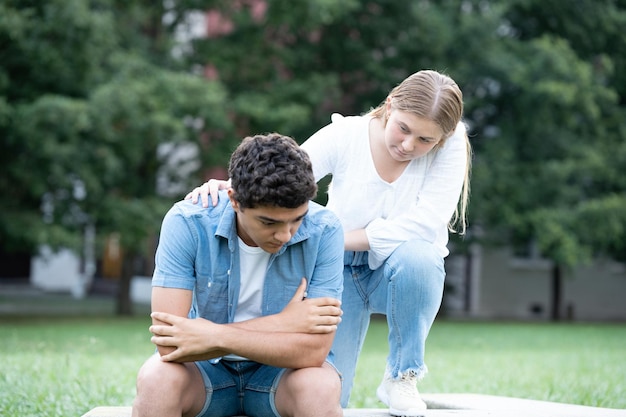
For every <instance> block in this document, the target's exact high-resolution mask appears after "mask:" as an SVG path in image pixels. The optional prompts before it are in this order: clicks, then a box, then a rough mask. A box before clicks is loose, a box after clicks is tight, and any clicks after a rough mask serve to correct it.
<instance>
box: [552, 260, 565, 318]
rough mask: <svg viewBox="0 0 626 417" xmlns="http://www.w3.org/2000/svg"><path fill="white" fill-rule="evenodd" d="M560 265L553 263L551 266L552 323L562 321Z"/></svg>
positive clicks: (561, 275) (561, 276)
mask: <svg viewBox="0 0 626 417" xmlns="http://www.w3.org/2000/svg"><path fill="white" fill-rule="evenodd" d="M562 272H563V271H562V268H561V265H559V264H558V263H555V264H554V265H553V266H552V288H551V290H552V311H551V319H552V321H561V319H562V317H561V316H562V313H561V312H562V311H563V308H562V307H563V297H562V289H563V285H562V284H563V282H562V281H563V274H562Z"/></svg>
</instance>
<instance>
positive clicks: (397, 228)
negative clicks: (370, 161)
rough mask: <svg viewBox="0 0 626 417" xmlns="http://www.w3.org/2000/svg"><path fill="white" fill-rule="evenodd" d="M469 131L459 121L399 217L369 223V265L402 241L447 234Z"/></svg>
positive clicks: (462, 173)
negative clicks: (414, 196)
mask: <svg viewBox="0 0 626 417" xmlns="http://www.w3.org/2000/svg"><path fill="white" fill-rule="evenodd" d="M466 134H467V133H466V128H465V125H464V124H463V123H459V126H458V127H457V129H456V131H455V132H454V134H453V135H452V136H451V137H450V138H449V139H448V140H447V141H446V143H445V145H444V146H443V147H442V148H441V149H439V151H437V155H436V156H435V158H434V160H433V162H432V164H431V166H430V167H429V169H428V173H427V174H426V179H425V180H424V185H423V187H422V189H421V190H420V191H419V193H418V195H417V199H416V201H415V202H414V203H413V204H412V205H411V207H407V208H406V210H404V211H403V212H402V214H400V215H398V216H396V217H393V218H388V219H382V218H377V219H374V220H373V221H371V222H370V223H369V224H368V225H367V227H366V228H365V231H366V234H367V238H368V241H369V245H370V251H369V265H370V268H372V269H376V268H378V267H379V266H380V265H382V263H383V262H384V261H385V259H387V257H389V255H391V253H392V252H393V251H394V250H395V249H396V248H397V247H398V246H399V245H400V244H401V243H403V242H406V241H408V240H413V239H416V238H420V239H424V240H426V241H428V242H433V243H434V242H435V241H436V240H437V239H438V238H440V235H441V234H442V233H446V235H447V233H448V230H447V225H448V223H449V221H450V219H451V218H452V215H453V214H454V211H455V209H456V207H457V204H458V202H459V196H460V194H461V189H462V187H463V180H464V178H465V171H466V166H467V163H468V161H467V158H468V156H467V155H468V153H467V139H466ZM398 192H402V190H399V191H398ZM446 241H447V236H446Z"/></svg>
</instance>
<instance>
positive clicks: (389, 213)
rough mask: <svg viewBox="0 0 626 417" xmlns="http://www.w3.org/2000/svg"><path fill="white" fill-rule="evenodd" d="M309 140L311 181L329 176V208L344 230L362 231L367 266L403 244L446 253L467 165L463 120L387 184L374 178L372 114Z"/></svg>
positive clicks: (338, 123)
mask: <svg viewBox="0 0 626 417" xmlns="http://www.w3.org/2000/svg"><path fill="white" fill-rule="evenodd" d="M331 119H332V121H333V122H332V123H331V124H329V125H327V126H325V127H323V128H322V129H320V130H319V131H317V132H316V133H315V134H314V135H313V136H311V137H310V138H309V139H308V140H307V141H306V142H305V143H303V144H302V148H303V149H305V150H306V151H307V153H308V154H309V156H310V158H311V162H312V164H313V172H314V175H315V179H316V180H317V181H319V180H320V179H321V178H323V177H325V176H326V175H328V174H331V175H332V181H331V184H330V186H329V189H328V204H327V207H328V208H329V209H331V210H332V211H333V212H334V213H336V214H337V216H338V217H339V219H340V221H341V223H342V226H343V228H344V230H345V231H351V230H355V229H362V228H365V231H366V234H367V238H368V241H369V245H370V250H369V257H368V258H369V266H370V268H372V269H376V268H378V267H380V266H381V265H382V263H383V262H384V261H385V259H387V257H388V256H389V255H390V254H391V253H392V252H393V251H394V250H395V249H396V248H397V247H398V246H399V245H400V244H401V243H403V242H405V241H407V240H413V239H416V238H419V239H423V240H426V241H428V242H432V243H433V244H434V245H435V246H436V248H437V249H438V250H439V253H440V254H441V256H442V257H445V256H447V255H448V253H449V251H448V249H447V247H446V245H447V243H448V228H447V225H448V223H449V221H450V219H451V218H452V215H453V214H454V210H455V208H456V206H457V204H458V201H459V196H460V194H461V189H462V186H463V179H464V177H465V167H466V164H467V148H466V146H467V145H466V139H465V135H466V128H465V125H464V124H463V123H462V122H461V123H459V124H458V126H457V128H456V130H455V132H454V134H453V135H452V136H451V137H450V138H448V139H447V140H446V142H445V144H444V145H443V146H442V147H441V148H440V149H439V150H437V151H431V152H429V153H428V154H426V155H424V156H423V157H421V158H418V159H414V160H413V161H411V162H410V163H409V164H408V165H407V167H406V168H405V170H404V172H403V173H402V175H401V176H400V177H399V178H398V179H397V180H395V181H394V182H392V183H389V182H387V181H385V180H383V179H382V178H380V176H379V175H378V173H377V172H376V169H375V167H374V161H373V160H372V154H371V149H370V145H369V122H370V120H371V117H370V116H350V117H342V116H340V115H337V114H334V115H333V116H332V118H331Z"/></svg>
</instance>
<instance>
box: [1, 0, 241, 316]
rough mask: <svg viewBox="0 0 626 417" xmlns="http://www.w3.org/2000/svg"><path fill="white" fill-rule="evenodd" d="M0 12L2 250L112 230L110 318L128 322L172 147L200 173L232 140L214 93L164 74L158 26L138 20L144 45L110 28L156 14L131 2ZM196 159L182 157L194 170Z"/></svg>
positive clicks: (166, 201)
mask: <svg viewBox="0 0 626 417" xmlns="http://www.w3.org/2000/svg"><path fill="white" fill-rule="evenodd" d="M0 7H1V9H0V15H2V16H3V18H2V20H1V21H0V43H2V44H3V45H7V48H3V49H2V50H3V55H2V57H1V62H2V64H1V67H0V80H4V81H5V82H4V83H0V136H1V137H2V139H1V140H2V141H3V148H4V149H5V152H3V154H2V156H0V158H2V163H3V170H4V171H5V172H6V175H2V176H1V178H2V179H0V181H2V182H3V184H2V185H3V186H4V189H5V190H10V191H8V192H7V193H6V194H5V196H4V198H3V199H2V201H1V202H0V204H1V205H2V210H1V214H0V241H1V242H2V245H3V246H5V247H6V248H9V249H10V248H26V249H29V250H34V249H35V248H36V247H37V246H38V245H40V244H43V243H45V244H48V245H51V246H53V247H62V246H66V247H73V248H77V247H79V246H80V245H81V244H82V242H81V238H82V231H83V229H84V228H85V227H87V226H93V227H95V229H96V230H97V231H98V235H99V236H100V237H104V236H106V235H107V234H109V233H111V232H119V233H120V234H121V237H122V245H123V248H124V251H125V254H126V256H125V261H126V264H125V266H124V268H123V270H124V273H123V277H122V280H121V291H120V292H119V295H120V298H119V303H118V312H119V313H123V314H127V313H130V303H129V302H128V301H129V300H128V285H129V282H130V276H132V274H133V273H134V270H133V267H132V266H133V262H134V261H135V255H137V254H138V253H143V252H145V239H146V238H147V237H149V236H151V235H152V236H153V235H155V234H156V233H157V232H158V228H159V225H160V220H161V218H162V216H163V214H164V213H165V211H166V209H167V207H168V206H169V205H170V204H171V201H170V199H171V198H172V197H173V195H171V191H170V194H169V195H168V194H166V195H164V193H163V192H162V191H159V190H157V180H158V179H159V178H161V179H163V178H165V179H168V180H167V181H166V182H169V183H171V182H172V181H173V182H176V181H177V180H178V181H180V180H181V179H180V173H179V172H178V168H179V166H177V165H174V164H177V163H181V162H180V161H176V160H173V161H172V160H171V158H172V157H173V156H178V155H181V154H180V153H177V152H176V151H177V148H180V147H189V146H191V147H196V148H197V149H198V150H199V149H200V148H202V149H204V150H205V151H208V152H204V153H203V154H202V155H201V156H202V159H201V161H200V162H201V164H217V163H220V164H221V163H222V161H223V160H224V158H225V155H227V154H228V153H229V151H230V148H231V147H232V143H233V142H235V141H236V139H234V138H233V137H232V134H231V131H232V128H231V124H230V120H229V118H228V107H227V106H225V105H224V103H227V102H228V100H227V99H226V95H225V92H224V91H223V89H222V88H221V86H220V85H219V83H217V82H209V81H207V80H206V79H203V78H201V77H199V76H197V75H193V74H191V73H189V72H188V71H175V69H176V65H175V64H174V63H173V64H171V65H169V66H170V67H172V68H173V69H172V70H170V69H168V68H167V64H168V62H169V61H170V58H169V52H167V51H168V48H166V47H165V48H164V47H160V45H162V44H164V43H166V42H165V41H164V38H166V37H167V33H166V31H165V30H163V32H162V33H158V34H157V33H155V31H154V30H155V29H154V28H155V27H158V26H159V24H158V23H155V22H154V21H152V22H149V23H150V24H148V23H146V22H145V21H142V23H141V24H138V25H137V27H138V28H140V29H142V28H146V27H150V28H151V30H150V31H148V32H147V33H148V36H145V34H144V33H143V32H142V33H136V34H134V36H131V34H130V33H129V32H128V30H129V27H130V25H129V24H128V21H126V20H124V19H116V16H119V15H123V16H125V17H128V16H131V17H132V16H141V17H142V19H145V16H152V17H153V18H155V17H158V16H161V15H162V8H161V7H160V6H157V10H158V12H157V13H154V11H152V12H150V11H151V9H149V7H148V6H144V5H143V4H142V3H141V2H139V1H137V2H125V3H120V4H112V3H110V2H106V1H102V2H93V3H86V2H82V1H78V0H75V1H60V0H56V1H51V2H46V3H45V4H40V2H32V3H30V2H22V1H20V2H5V3H4V4H3V5H2V6H0ZM150 7H152V6H150ZM139 11H145V12H146V13H139ZM126 12H128V13H130V12H133V13H130V14H125V13H126ZM160 21H161V19H160V17H159V19H158V22H160ZM118 23H119V26H118ZM124 25H126V26H124ZM122 35H123V36H122ZM142 48H143V49H142ZM163 54H166V55H165V56H164V55H163ZM158 57H160V62H156V61H157V59H156V58H158ZM157 64H159V65H157ZM164 146H168V148H167V150H168V151H167V152H166V153H163V152H162V150H163V149H165V148H164ZM199 154H200V153H199V152H196V153H195V155H194V154H193V153H192V154H191V156H190V158H192V159H195V160H196V162H197V159H198V155H199ZM201 164H196V166H195V168H194V171H195V170H198V169H200V167H201ZM177 177H178V179H176V178H177ZM188 187H189V183H185V184H183V185H182V189H184V190H186V189H187V188H188ZM157 191H159V192H157ZM165 191H167V190H165ZM178 192H180V191H178ZM176 197H179V196H178V195H177V196H176Z"/></svg>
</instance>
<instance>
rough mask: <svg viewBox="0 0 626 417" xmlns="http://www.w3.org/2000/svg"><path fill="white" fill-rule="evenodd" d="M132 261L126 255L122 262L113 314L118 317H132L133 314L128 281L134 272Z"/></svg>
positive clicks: (130, 257)
mask: <svg viewBox="0 0 626 417" xmlns="http://www.w3.org/2000/svg"><path fill="white" fill-rule="evenodd" d="M133 259H134V256H133V255H132V254H129V253H127V254H125V256H124V259H123V260H122V276H121V277H120V281H119V286H118V289H117V300H116V301H117V302H116V306H115V314H117V315H118V316H132V314H133V303H132V302H131V300H130V281H131V279H132V277H133V272H134V268H133V263H134V262H133Z"/></svg>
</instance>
